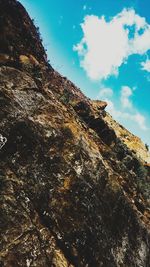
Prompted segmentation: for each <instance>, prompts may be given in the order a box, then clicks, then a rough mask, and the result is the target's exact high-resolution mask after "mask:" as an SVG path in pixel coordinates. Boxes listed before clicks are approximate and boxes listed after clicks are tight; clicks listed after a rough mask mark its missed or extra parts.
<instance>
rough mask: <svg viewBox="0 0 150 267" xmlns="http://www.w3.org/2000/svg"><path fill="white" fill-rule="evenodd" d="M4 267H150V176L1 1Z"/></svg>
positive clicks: (20, 12) (97, 106) (22, 18)
mask: <svg viewBox="0 0 150 267" xmlns="http://www.w3.org/2000/svg"><path fill="white" fill-rule="evenodd" d="M0 15H1V16H0V23H1V26H2V27H1V28H2V31H1V33H2V34H1V37H0V38H1V40H0V46H1V47H0V48H1V50H0V134H1V135H2V136H3V137H6V138H7V143H6V144H5V145H4V146H3V147H2V148H1V149H0V180H1V182H0V184H1V186H0V190H1V191H0V200H1V214H0V221H1V236H0V240H1V252H0V256H1V259H0V266H2V267H21V266H22V267H24V266H27V267H32V266H33V267H35V266H37V267H50V266H53V267H69V266H70V267H100V266H103V267H119V266H121V267H135V266H137V267H149V266H150V265H149V263H150V231H149V228H150V210H149V207H150V199H149V193H150V187H149V181H150V176H149V175H150V170H149V165H148V164H147V165H146V164H145V165H144V164H143V161H141V160H140V159H138V157H137V155H136V154H135V153H134V151H133V150H130V149H129V148H128V147H127V145H125V143H124V142H123V140H122V138H121V137H120V136H118V135H117V134H116V132H115V129H113V126H111V125H110V123H108V122H107V120H106V116H108V114H106V112H105V110H104V107H105V106H106V103H103V102H101V103H100V102H97V103H96V102H93V101H91V100H89V99H88V98H86V97H85V96H84V95H83V94H82V92H81V91H80V90H79V89H78V88H76V87H75V85H74V84H72V83H71V82H70V81H68V80H67V79H66V78H65V77H62V76H60V75H59V73H57V72H56V71H54V70H53V68H52V67H51V66H50V65H49V64H48V63H47V60H46V54H45V51H44V49H43V47H42V44H41V42H40V39H39V34H38V32H37V30H36V28H35V26H34V25H33V23H32V21H31V19H30V18H29V16H28V14H27V13H26V11H25V9H24V8H23V7H22V6H21V4H19V3H18V2H17V1H15V0H0Z"/></svg>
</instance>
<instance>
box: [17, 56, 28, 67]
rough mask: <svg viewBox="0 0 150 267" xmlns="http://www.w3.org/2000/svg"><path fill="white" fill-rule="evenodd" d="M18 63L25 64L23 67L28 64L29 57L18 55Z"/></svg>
mask: <svg viewBox="0 0 150 267" xmlns="http://www.w3.org/2000/svg"><path fill="white" fill-rule="evenodd" d="M19 61H20V63H21V64H25V65H28V64H30V59H29V57H27V56H25V55H20V56H19Z"/></svg>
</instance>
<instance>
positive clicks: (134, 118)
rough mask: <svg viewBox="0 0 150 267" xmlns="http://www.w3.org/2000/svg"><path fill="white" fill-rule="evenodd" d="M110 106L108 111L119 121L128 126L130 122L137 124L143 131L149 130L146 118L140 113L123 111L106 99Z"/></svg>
mask: <svg viewBox="0 0 150 267" xmlns="http://www.w3.org/2000/svg"><path fill="white" fill-rule="evenodd" d="M106 101H107V103H108V106H107V111H108V112H109V113H110V114H111V115H112V116H113V117H114V118H115V119H116V120H118V121H120V122H122V123H124V124H128V123H129V122H134V123H136V126H138V127H139V128H140V129H141V130H144V131H145V130H147V127H146V119H145V117H144V116H143V115H142V114H141V113H140V112H138V111H135V110H133V111H132V112H130V113H129V112H128V111H124V110H123V111H122V110H119V109H117V108H116V107H115V105H114V103H113V102H112V101H111V100H109V99H106Z"/></svg>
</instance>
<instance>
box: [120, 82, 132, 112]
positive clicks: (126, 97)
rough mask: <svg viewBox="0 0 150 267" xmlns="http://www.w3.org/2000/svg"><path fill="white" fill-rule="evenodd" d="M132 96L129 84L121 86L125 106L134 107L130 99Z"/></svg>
mask: <svg viewBox="0 0 150 267" xmlns="http://www.w3.org/2000/svg"><path fill="white" fill-rule="evenodd" d="M130 96H132V90H131V88H130V87H128V86H122V88H121V98H120V100H121V104H122V107H123V108H132V101H131V100H130Z"/></svg>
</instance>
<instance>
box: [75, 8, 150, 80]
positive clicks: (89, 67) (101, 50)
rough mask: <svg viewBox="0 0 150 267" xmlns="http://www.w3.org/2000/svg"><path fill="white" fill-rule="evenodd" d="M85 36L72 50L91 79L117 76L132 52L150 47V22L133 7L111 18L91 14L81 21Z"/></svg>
mask: <svg viewBox="0 0 150 267" xmlns="http://www.w3.org/2000/svg"><path fill="white" fill-rule="evenodd" d="M81 28H82V32H83V37H82V39H81V40H80V42H79V43H78V44H77V45H74V47H73V49H74V51H76V52H77V53H78V55H79V58H80V66H81V67H82V68H83V69H84V70H85V71H86V73H87V75H88V77H89V78H90V79H91V80H102V79H107V78H108V77H109V76H112V75H113V76H117V75H118V72H119V68H120V67H121V65H122V64H123V63H126V62H127V60H128V57H129V56H130V55H133V54H138V55H143V54H145V53H146V52H147V51H148V50H149V49H150V25H149V24H148V23H147V22H146V20H145V18H144V17H141V16H139V15H138V14H136V13H135V10H134V9H133V8H132V9H123V10H122V12H121V13H118V14H117V15H116V16H115V17H113V18H111V20H107V19H106V18H105V17H104V16H102V17H98V16H95V15H88V16H86V17H85V18H84V22H83V23H82V24H81Z"/></svg>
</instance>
